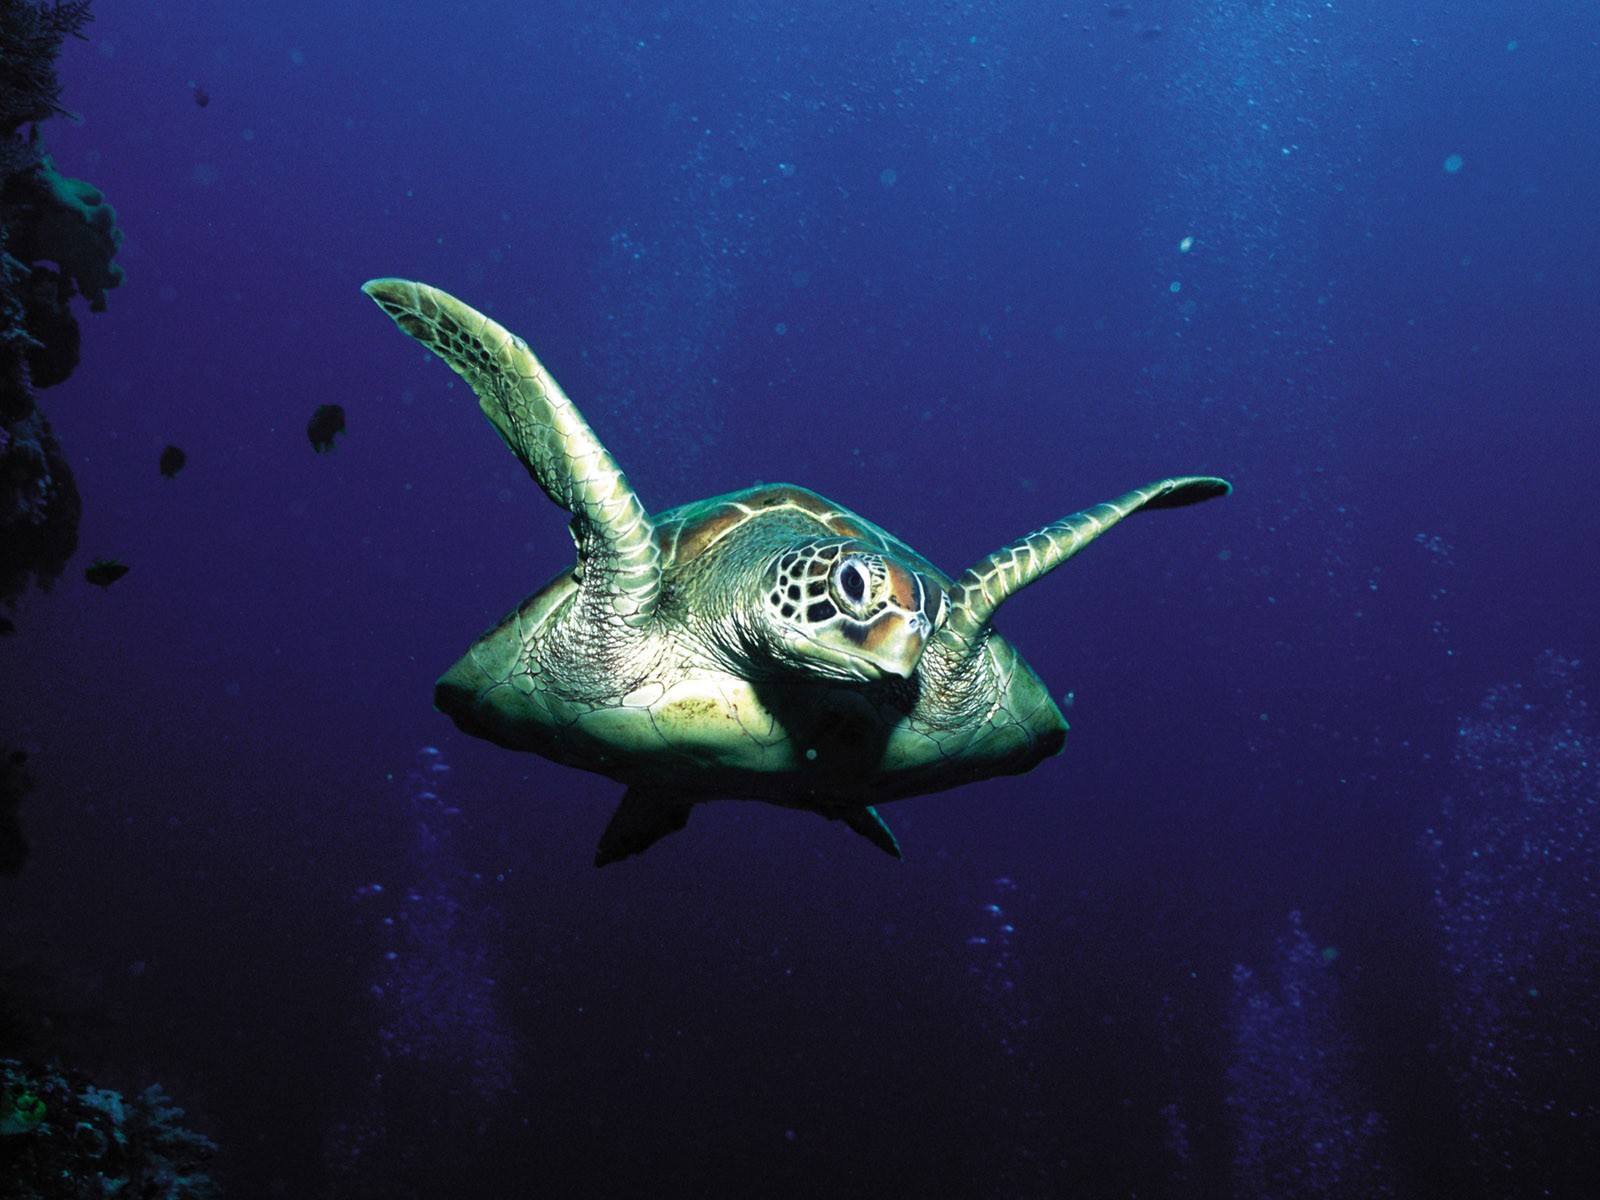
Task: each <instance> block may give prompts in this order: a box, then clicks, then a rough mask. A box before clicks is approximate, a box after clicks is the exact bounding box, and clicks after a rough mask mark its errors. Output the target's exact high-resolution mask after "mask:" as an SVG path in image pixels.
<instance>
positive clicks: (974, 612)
mask: <svg viewBox="0 0 1600 1200" xmlns="http://www.w3.org/2000/svg"><path fill="white" fill-rule="evenodd" d="M1232 490H1233V485H1232V484H1230V483H1229V482H1228V481H1227V480H1226V479H1218V478H1216V477H1215V476H1211V475H1184V476H1181V477H1179V478H1176V479H1163V480H1161V481H1159V482H1157V483H1151V484H1147V485H1146V486H1144V487H1142V488H1135V489H1134V490H1133V491H1131V492H1129V493H1128V494H1127V495H1125V496H1119V497H1118V498H1117V499H1115V500H1111V501H1108V502H1106V503H1105V504H1097V505H1095V506H1094V507H1093V508H1089V509H1085V510H1084V511H1083V512H1079V513H1073V514H1072V515H1071V516H1070V517H1063V518H1062V519H1061V520H1059V521H1056V522H1054V523H1053V524H1050V525H1046V526H1045V527H1044V528H1043V529H1040V530H1038V531H1037V532H1035V533H1030V534H1029V535H1028V536H1027V537H1025V538H1022V539H1021V540H1019V541H1016V542H1013V543H1012V544H1011V545H1009V546H1007V547H1005V549H1003V550H996V551H995V552H994V553H993V554H991V555H989V556H988V557H987V558H984V559H981V560H979V561H978V562H977V563H975V564H974V565H973V566H972V567H971V568H969V569H968V570H967V571H966V572H965V573H963V574H962V576H961V578H959V579H957V580H956V581H955V584H954V585H953V586H952V587H951V589H950V613H949V615H948V617H946V619H945V623H944V627H943V628H942V629H940V631H939V632H938V634H937V635H936V637H937V638H938V639H939V640H941V641H943V642H944V643H945V647H946V649H947V651H950V652H953V653H954V654H955V655H957V656H960V655H962V654H964V653H965V652H967V651H968V650H970V649H971V648H972V646H973V645H974V644H975V643H976V641H977V640H978V636H979V634H981V633H982V632H983V629H984V627H985V626H987V625H988V624H989V622H990V621H991V620H992V619H993V618H994V614H995V610H996V609H998V608H999V607H1000V605H1001V604H1003V603H1004V602H1005V600H1006V597H1008V596H1011V595H1013V594H1014V593H1016V592H1018V591H1020V590H1021V589H1022V588H1025V587H1027V586H1028V584H1030V583H1032V582H1033V581H1034V580H1035V579H1038V578H1039V577H1040V576H1041V575H1044V574H1046V573H1047V572H1049V571H1053V570H1055V568H1057V567H1059V566H1060V565H1061V564H1062V563H1064V562H1066V561H1067V559H1069V558H1071V557H1072V556H1073V555H1074V554H1076V553H1077V552H1078V551H1079V550H1082V549H1083V548H1084V547H1085V546H1087V545H1088V544H1089V543H1090V542H1092V541H1094V540H1095V538H1097V537H1099V536H1100V535H1101V534H1102V533H1104V532H1105V531H1106V530H1108V529H1110V528H1111V527H1112V526H1113V525H1115V524H1116V523H1117V522H1118V521H1120V520H1122V519H1123V518H1124V517H1128V516H1132V515H1133V514H1134V513H1136V512H1140V511H1142V510H1144V509H1154V508H1182V507H1183V506H1184V505H1186V504H1198V503H1200V501H1202V500H1210V499H1212V498H1213V497H1215V496H1226V495H1227V494H1228V493H1229V492H1231V491H1232Z"/></svg>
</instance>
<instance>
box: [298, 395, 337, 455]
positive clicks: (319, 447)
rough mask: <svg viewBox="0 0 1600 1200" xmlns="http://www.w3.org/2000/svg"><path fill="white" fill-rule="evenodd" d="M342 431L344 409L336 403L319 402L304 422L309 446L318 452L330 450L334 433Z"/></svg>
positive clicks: (322, 452)
mask: <svg viewBox="0 0 1600 1200" xmlns="http://www.w3.org/2000/svg"><path fill="white" fill-rule="evenodd" d="M343 432H344V409H342V408H340V407H339V406H338V405H337V404H319V405H318V406H317V411H316V412H314V413H312V414H311V420H310V421H309V422H307V424H306V436H307V437H309V438H310V439H311V448H312V449H313V450H315V451H316V452H317V453H318V454H326V453H327V452H328V451H329V450H332V449H333V437H334V435H335V434H338V433H343Z"/></svg>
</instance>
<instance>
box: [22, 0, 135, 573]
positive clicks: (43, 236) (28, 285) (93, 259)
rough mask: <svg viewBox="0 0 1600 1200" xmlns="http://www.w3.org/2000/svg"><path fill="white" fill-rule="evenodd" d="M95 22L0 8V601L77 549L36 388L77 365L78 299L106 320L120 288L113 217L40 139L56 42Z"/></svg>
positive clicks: (67, 10)
mask: <svg viewBox="0 0 1600 1200" xmlns="http://www.w3.org/2000/svg"><path fill="white" fill-rule="evenodd" d="M88 20H89V5H88V0H70V2H62V3H54V4H52V3H46V2H41V0H0V64H4V69H3V70H0V564H3V566H0V601H14V600H15V599H16V597H17V596H18V595H19V594H21V592H22V590H23V589H24V588H26V587H27V586H28V585H29V583H30V582H33V583H37V584H38V585H39V586H41V587H48V586H49V585H50V583H51V582H52V581H53V580H55V579H56V578H57V577H58V576H59V575H60V573H61V571H62V570H63V569H64V567H65V566H66V563H67V560H68V559H69V558H71V557H72V554H73V553H74V551H76V549H77V545H78V515H79V511H80V505H79V500H78V491H77V488H76V486H75V485H74V483H73V479H72V472H71V471H70V470H69V469H68V468H67V463H66V458H65V456H64V455H63V454H62V452H61V445H60V443H59V442H58V441H57V440H56V438H55V435H54V434H53V433H52V432H51V430H50V424H49V422H48V421H47V420H46V419H45V417H44V414H43V413H41V412H40V411H39V409H38V406H37V404H36V402H35V391H36V389H38V388H43V387H50V386H52V385H54V384H57V383H60V382H61V381H62V380H64V379H66V378H67V376H68V375H70V374H71V373H72V370H73V368H74V367H75V366H77V363H78V349H79V331H78V323H77V318H76V317H75V316H74V315H73V312H72V308H71V300H72V297H73V296H82V297H83V298H84V299H85V300H86V301H87V302H88V306H89V310H90V311H91V312H99V311H102V310H103V309H104V308H105V306H106V292H107V291H108V290H109V289H110V288H114V287H116V286H117V285H118V284H119V283H121V282H122V268H121V267H120V266H118V265H117V264H116V263H115V262H114V261H113V259H114V258H115V256H116V252H117V248H118V245H119V244H120V242H121V241H122V233H121V231H120V230H118V229H117V225H116V213H115V211H114V210H113V209H112V208H111V206H110V205H108V204H107V203H106V202H105V198H104V197H103V196H102V195H101V194H100V192H99V190H98V189H96V188H95V187H93V186H92V185H90V184H88V183H85V182H84V181H83V180H81V179H72V178H69V177H68V176H65V175H62V174H61V173H60V172H59V171H57V170H56V169H55V166H54V164H53V163H52V162H51V161H50V159H49V158H48V157H47V156H46V155H45V154H44V152H43V150H42V149H41V146H40V139H39V130H38V123H39V122H40V121H43V120H45V119H46V118H48V117H50V116H52V115H54V114H57V113H62V112H64V111H65V110H64V109H63V108H62V107H61V105H60V93H61V84H60V81H59V80H58V79H57V77H56V57H57V55H58V54H59V53H60V50H61V43H62V41H63V40H64V39H65V38H66V37H68V36H71V35H76V34H78V33H79V32H80V31H81V30H82V28H83V26H84V24H85V23H87V21H88ZM25 129H26V130H27V132H26V133H24V132H23V131H24V130H25Z"/></svg>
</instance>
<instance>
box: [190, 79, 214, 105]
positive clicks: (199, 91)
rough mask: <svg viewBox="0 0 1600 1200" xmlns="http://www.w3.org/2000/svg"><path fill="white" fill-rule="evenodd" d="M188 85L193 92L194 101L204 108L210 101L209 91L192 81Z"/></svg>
mask: <svg viewBox="0 0 1600 1200" xmlns="http://www.w3.org/2000/svg"><path fill="white" fill-rule="evenodd" d="M189 87H190V88H191V89H192V90H193V92H194V102H195V103H196V104H198V105H199V106H200V107H201V108H204V107H205V106H206V105H208V104H210V103H211V93H210V92H208V91H206V90H205V88H203V87H200V86H199V85H197V84H193V83H191V84H190V85H189Z"/></svg>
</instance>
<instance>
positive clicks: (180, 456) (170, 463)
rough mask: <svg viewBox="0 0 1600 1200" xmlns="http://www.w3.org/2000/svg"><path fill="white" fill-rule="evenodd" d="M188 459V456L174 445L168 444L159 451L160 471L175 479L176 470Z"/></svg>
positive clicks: (181, 468) (181, 467)
mask: <svg viewBox="0 0 1600 1200" xmlns="http://www.w3.org/2000/svg"><path fill="white" fill-rule="evenodd" d="M188 461H189V456H188V455H187V454H185V453H184V452H183V451H182V450H179V449H178V448H177V447H176V446H168V447H167V448H166V449H165V450H163V451H162V452H161V473H162V474H163V475H165V476H166V477H167V478H168V479H176V478H177V477H178V472H179V471H181V470H183V464H184V463H186V462H188Z"/></svg>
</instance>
